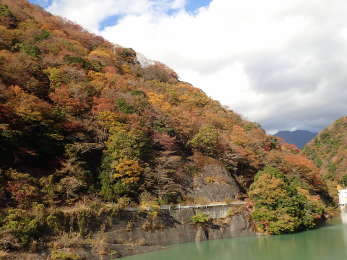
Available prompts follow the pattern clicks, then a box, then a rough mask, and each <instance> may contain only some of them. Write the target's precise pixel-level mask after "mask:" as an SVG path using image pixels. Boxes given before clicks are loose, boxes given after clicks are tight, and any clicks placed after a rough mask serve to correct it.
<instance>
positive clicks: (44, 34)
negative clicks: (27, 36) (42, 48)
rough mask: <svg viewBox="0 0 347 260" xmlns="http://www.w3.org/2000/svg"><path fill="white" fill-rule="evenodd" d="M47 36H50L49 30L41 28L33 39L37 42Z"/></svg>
mask: <svg viewBox="0 0 347 260" xmlns="http://www.w3.org/2000/svg"><path fill="white" fill-rule="evenodd" d="M49 36H51V34H50V33H49V31H47V30H42V31H41V32H40V33H39V34H38V35H36V36H35V37H34V38H35V41H37V42H39V41H43V40H45V39H47V38H49Z"/></svg>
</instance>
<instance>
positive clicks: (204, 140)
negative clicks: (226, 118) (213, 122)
mask: <svg viewBox="0 0 347 260" xmlns="http://www.w3.org/2000/svg"><path fill="white" fill-rule="evenodd" d="M218 139H219V133H218V130H217V129H216V128H215V127H213V126H210V125H207V126H202V127H200V129H199V132H198V133H197V134H196V135H194V137H193V138H192V139H191V140H190V142H189V144H190V145H191V146H192V147H193V148H194V149H197V150H199V151H201V152H203V153H205V154H208V155H213V154H215V153H216V152H217V145H218Z"/></svg>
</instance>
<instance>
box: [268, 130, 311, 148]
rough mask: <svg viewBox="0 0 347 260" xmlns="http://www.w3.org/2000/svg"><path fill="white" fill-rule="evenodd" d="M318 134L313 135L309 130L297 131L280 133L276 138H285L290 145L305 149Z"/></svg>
mask: <svg viewBox="0 0 347 260" xmlns="http://www.w3.org/2000/svg"><path fill="white" fill-rule="evenodd" d="M316 135H317V133H313V132H310V131H307V130H296V131H279V132H278V133H276V134H275V136H277V137H280V138H283V139H284V140H285V141H286V142H287V143H289V144H295V145H296V146H297V147H299V148H300V149H301V148H303V147H304V145H305V144H307V143H308V142H309V141H311V140H312V139H313V138H314V137H315V136H316Z"/></svg>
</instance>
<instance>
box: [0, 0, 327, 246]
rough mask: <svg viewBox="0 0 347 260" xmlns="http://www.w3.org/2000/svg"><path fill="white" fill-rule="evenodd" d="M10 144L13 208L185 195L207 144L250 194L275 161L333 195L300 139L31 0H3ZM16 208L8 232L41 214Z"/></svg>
mask: <svg viewBox="0 0 347 260" xmlns="http://www.w3.org/2000/svg"><path fill="white" fill-rule="evenodd" d="M0 144H1V145H0V207H1V208H2V209H4V210H5V209H6V212H10V211H8V209H10V208H12V209H18V208H19V209H21V210H23V211H28V212H29V211H30V209H31V208H32V207H33V205H37V204H40V205H44V207H47V208H56V207H64V206H73V205H75V204H76V203H78V202H79V201H81V200H82V199H86V198H87V199H88V198H89V199H91V200H92V199H95V198H97V199H99V200H102V201H104V202H105V203H106V202H122V201H132V203H139V202H140V201H141V198H142V197H143V196H144V195H143V194H147V195H148V194H149V197H150V198H151V200H154V201H156V203H159V202H161V203H173V204H175V203H181V202H184V201H187V200H189V196H190V195H189V193H190V191H192V190H193V189H194V185H193V180H194V178H195V175H196V174H198V173H199V171H200V169H201V167H202V164H203V163H206V160H205V162H199V161H198V160H192V159H191V158H192V156H194V155H196V154H201V155H202V156H205V157H204V158H209V159H211V158H213V160H217V161H218V162H220V163H221V165H222V166H223V167H225V169H227V171H228V174H230V175H231V176H233V178H235V180H236V181H237V183H238V185H239V187H240V190H242V193H243V194H240V195H242V196H243V197H247V196H248V195H247V192H248V190H249V189H250V185H251V184H252V183H253V182H254V176H255V175H256V174H257V172H259V171H260V170H262V169H263V168H264V167H266V166H272V167H276V168H277V169H280V170H281V172H283V174H284V175H285V176H291V177H293V178H294V177H295V178H296V180H297V181H298V182H300V183H302V184H303V185H304V186H305V190H306V191H307V192H308V193H309V195H310V196H311V195H312V196H317V198H318V200H320V201H325V199H326V187H325V184H324V182H323V181H322V180H321V178H320V175H319V172H318V169H317V167H316V166H315V165H314V164H313V163H312V162H311V161H310V160H309V159H307V158H306V157H305V156H304V155H303V154H302V153H301V152H300V151H298V150H297V149H295V148H293V147H288V145H287V144H283V143H281V141H280V140H279V139H277V138H276V137H272V136H268V135H266V133H265V132H264V130H262V129H261V127H260V126H259V125H258V124H256V123H253V122H249V121H246V120H244V119H242V118H241V116H239V115H238V114H236V113H234V112H233V111H232V110H230V109H227V108H225V107H223V106H222V105H221V104H219V102H217V101H215V100H212V99H211V98H209V97H208V96H207V95H206V94H205V93H204V92H203V91H201V90H200V89H198V88H195V87H194V86H192V85H190V84H189V83H185V82H181V81H180V80H179V78H178V76H177V74H176V73H175V72H174V71H172V70H171V69H170V68H168V67H167V66H165V65H163V64H161V63H159V62H157V63H155V64H154V65H151V66H147V67H142V66H141V65H140V63H139V62H138V61H137V56H136V52H135V51H134V50H132V49H129V48H123V47H120V46H118V45H114V44H111V43H110V42H107V41H106V40H104V39H102V38H101V37H98V36H95V35H93V34H90V33H88V32H86V31H85V30H83V29H82V28H81V27H80V26H78V25H76V24H73V23H71V22H69V21H66V20H64V19H62V18H59V17H56V16H53V15H51V14H49V13H47V12H45V11H44V10H42V9H41V8H39V7H37V6H34V5H31V4H30V3H28V2H27V1H25V0H16V1H13V0H0ZM208 161H209V160H207V162H208ZM291 177H290V178H291ZM286 178H287V177H286ZM288 178H289V177H288ZM279 185H280V186H283V185H282V184H281V183H280V184H279ZM265 188H266V187H265ZM257 189H258V190H259V189H260V187H258V188H257ZM17 213H18V212H13V214H12V215H11V214H9V215H8V217H4V218H3V217H2V215H1V214H0V225H3V226H5V227H6V228H5V229H6V230H5V231H6V232H10V233H11V232H12V233H11V234H14V233H13V232H15V231H16V230H15V229H11V228H10V227H9V226H7V224H8V223H7V222H6V221H7V220H4V222H3V220H2V219H8V220H9V219H11V218H14V219H16V220H15V221H18V223H19V222H20V223H21V224H23V225H26V224H27V223H30V221H34V220H35V219H36V218H34V217H33V216H32V215H30V214H29V215H28V216H27V215H26V214H23V217H20V216H18V214H17ZM6 214H7V213H6ZM6 214H5V215H6ZM54 218H58V217H57V216H55V217H52V218H51V220H52V219H54ZM35 221H36V220H35ZM35 221H34V222H35ZM83 221H84V220H83ZM5 222H6V223H7V224H6V223H5ZM34 222H33V223H34ZM35 223H37V221H36V222H35ZM35 223H34V224H35ZM54 223H55V222H54ZM55 224H57V223H55ZM55 224H54V225H55ZM35 225H36V224H35ZM54 225H53V226H54ZM57 225H58V224H57ZM35 227H36V226H35ZM33 228H34V227H33ZM37 228H38V229H37V230H36V229H35V230H32V229H31V228H28V229H27V230H28V232H26V233H25V234H18V236H19V235H20V236H21V239H22V241H23V243H19V244H21V245H23V246H24V245H25V246H27V245H28V244H29V243H30V241H31V240H30V239H31V237H30V234H33V238H36V237H38V234H39V233H37V232H39V228H40V226H39V225H38V226H37ZM52 230H53V229H52ZM5 231H4V232H5ZM36 231H37V232H36ZM1 232H2V230H1ZM52 232H53V231H52ZM82 233H83V232H82ZM0 247H1V241H0Z"/></svg>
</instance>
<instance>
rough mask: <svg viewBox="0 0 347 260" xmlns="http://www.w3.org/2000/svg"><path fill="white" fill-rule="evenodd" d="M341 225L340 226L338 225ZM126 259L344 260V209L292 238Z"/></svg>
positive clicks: (249, 240) (214, 243)
mask: <svg viewBox="0 0 347 260" xmlns="http://www.w3.org/2000/svg"><path fill="white" fill-rule="evenodd" d="M341 222H342V223H341ZM124 259H127V260H177V259H179V260H214V259H216V260H234V259H235V260H346V259H347V209H346V210H343V211H341V221H340V220H336V221H335V223H334V224H331V225H327V226H325V227H323V228H320V229H317V230H311V231H307V232H302V233H298V234H292V235H282V236H260V237H241V238H234V239H227V240H219V241H208V242H203V243H198V244H194V243H190V244H183V245H179V246H175V247H173V248H171V249H169V250H165V251H160V252H155V253H150V254H144V255H138V256H132V257H128V258H124Z"/></svg>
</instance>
